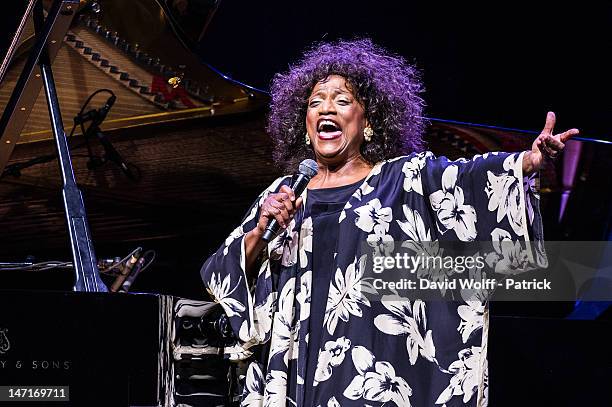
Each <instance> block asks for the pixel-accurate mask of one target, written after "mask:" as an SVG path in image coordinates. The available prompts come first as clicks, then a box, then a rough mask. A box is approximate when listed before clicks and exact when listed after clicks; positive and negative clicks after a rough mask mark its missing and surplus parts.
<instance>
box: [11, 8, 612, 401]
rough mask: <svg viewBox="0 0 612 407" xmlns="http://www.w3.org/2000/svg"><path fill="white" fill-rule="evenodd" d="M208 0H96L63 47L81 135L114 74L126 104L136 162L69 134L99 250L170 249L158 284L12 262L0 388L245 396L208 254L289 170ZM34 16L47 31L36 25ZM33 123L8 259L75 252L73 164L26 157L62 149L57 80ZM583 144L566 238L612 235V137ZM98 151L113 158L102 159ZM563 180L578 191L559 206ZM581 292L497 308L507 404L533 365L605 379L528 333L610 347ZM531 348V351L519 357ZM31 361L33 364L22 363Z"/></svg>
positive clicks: (460, 145) (66, 94)
mask: <svg viewBox="0 0 612 407" xmlns="http://www.w3.org/2000/svg"><path fill="white" fill-rule="evenodd" d="M44 3H45V6H48V3H49V2H46V1H45V2H44ZM198 4H199V5H200V6H199V8H198V9H197V10H196V11H197V12H196V13H191V14H189V15H188V16H186V15H184V14H182V13H181V11H180V10H179V9H177V8H173V6H172V5H171V2H169V1H165V0H131V1H123V0H100V1H97V2H92V1H83V2H81V3H80V5H79V8H78V11H77V12H76V15H75V17H74V20H73V22H72V25H71V26H70V29H69V30H68V32H67V34H66V36H65V37H64V39H63V43H62V44H61V47H59V49H58V51H57V56H56V57H55V61H54V63H53V73H54V75H55V82H56V85H57V93H58V98H59V101H60V106H61V113H62V119H63V123H64V128H65V129H66V132H67V133H68V132H69V129H71V128H72V126H73V123H74V117H76V116H77V115H78V114H79V112H80V111H81V110H84V111H87V110H88V109H91V108H94V107H100V106H102V105H103V104H104V103H105V102H107V100H108V97H109V95H108V93H106V94H105V93H104V92H102V93H98V94H97V95H95V96H94V97H93V98H92V99H91V100H89V103H88V105H87V106H83V105H84V103H85V102H86V101H87V99H88V97H89V96H90V95H92V94H93V93H94V92H95V91H97V90H98V89H110V90H112V92H113V93H114V94H115V95H116V102H115V103H114V105H113V106H112V109H111V110H110V111H109V113H108V116H107V117H106V120H104V122H103V123H102V125H101V129H102V130H103V132H104V134H105V135H106V137H107V138H108V140H110V141H111V142H112V145H113V146H114V148H115V149H116V150H117V151H118V152H119V153H120V154H121V156H122V157H123V159H124V160H125V162H127V164H128V166H129V167H130V169H131V171H132V172H133V174H136V175H137V177H135V178H136V179H131V178H129V177H127V176H126V174H125V172H124V171H122V169H121V168H120V167H119V166H118V165H116V163H113V162H110V161H109V162H104V155H105V153H106V150H105V149H104V148H103V146H102V145H101V144H100V143H98V142H97V141H96V140H94V139H92V140H88V141H89V143H90V146H89V147H90V148H91V152H89V151H88V150H87V144H86V140H85V137H84V136H83V131H82V130H81V129H80V128H79V126H76V129H75V132H74V135H73V137H71V138H70V146H71V153H72V164H73V168H74V176H75V178H76V180H77V183H78V186H79V189H80V190H81V191H82V192H83V195H84V200H85V206H86V208H87V215H88V219H89V223H90V225H91V232H92V239H93V243H94V247H95V249H96V253H97V254H98V257H100V258H102V257H113V256H116V255H117V253H123V252H126V251H128V250H130V249H131V248H133V247H134V246H135V245H138V244H140V245H143V244H145V243H146V245H148V247H153V248H155V250H157V251H158V253H159V254H160V255H159V256H158V257H159V259H158V260H157V261H156V263H155V264H154V266H152V267H151V270H150V271H147V272H146V273H145V274H144V275H143V277H142V278H141V279H140V280H139V281H138V282H137V284H136V286H135V287H134V288H135V289H136V290H137V291H143V292H149V293H152V294H131V295H125V294H111V293H81V292H71V286H72V284H73V277H74V276H73V272H72V270H50V271H47V272H45V273H42V272H31V271H16V270H13V271H11V270H2V271H0V332H2V335H4V336H5V337H6V343H8V344H9V347H10V349H8V350H7V351H6V352H2V353H0V362H3V365H2V369H0V386H1V385H8V384H20V385H26V384H42V385H70V395H71V403H72V405H142V406H145V405H147V406H149V405H150V406H153V405H159V406H170V405H176V404H180V403H184V405H227V404H229V403H231V401H230V398H231V396H230V394H233V393H235V391H236V389H235V388H233V387H232V386H233V385H232V384H231V383H230V381H228V380H227V377H228V375H230V376H231V375H232V369H233V367H232V365H230V364H229V363H228V362H227V361H225V360H224V359H223V357H222V355H221V353H222V350H221V348H222V345H220V343H221V342H222V340H221V339H220V338H218V337H216V336H215V335H217V333H216V331H215V329H212V328H210V327H211V326H214V325H215V324H217V323H218V321H219V318H222V316H221V315H220V311H219V309H218V307H215V306H214V305H213V304H210V303H208V302H206V297H204V292H203V291H204V290H203V287H202V286H201V283H200V282H199V275H198V273H197V270H198V267H199V265H200V264H201V261H202V260H203V259H204V258H205V257H206V255H207V253H210V252H211V251H212V250H213V249H214V248H215V247H216V246H217V245H218V244H219V241H220V240H221V239H222V238H223V236H225V235H226V234H227V233H229V231H230V230H231V228H232V226H233V222H235V220H236V218H237V216H238V217H239V216H240V215H239V214H241V213H243V212H244V210H245V209H246V208H247V206H248V205H249V204H250V202H251V201H252V199H253V197H254V196H256V194H257V193H259V192H260V191H261V190H262V189H263V188H265V187H266V186H267V185H268V184H269V183H270V181H271V180H272V179H274V178H275V177H276V176H278V175H279V172H278V169H277V168H276V167H275V166H274V164H273V163H272V161H271V145H270V140H269V139H268V137H267V136H266V134H265V132H264V125H265V107H266V105H267V103H268V101H269V99H268V96H267V95H266V94H265V93H263V92H261V91H258V90H256V89H252V88H250V87H248V86H246V85H244V84H240V83H237V82H235V81H232V80H231V79H229V78H226V77H225V76H224V75H222V74H220V73H219V72H217V71H215V70H214V69H213V68H211V67H209V66H208V65H206V64H205V63H204V62H202V61H201V59H200V58H199V57H198V56H197V51H198V50H197V42H198V39H199V38H200V37H201V36H202V35H203V33H204V31H205V29H206V26H207V25H208V23H209V22H210V19H211V18H212V16H213V15H214V11H215V9H216V7H218V6H219V1H212V0H211V1H208V2H205V1H203V2H198ZM26 28H27V29H29V32H30V33H31V34H32V33H33V32H34V31H33V26H29V27H26ZM32 44H33V38H32V37H31V36H29V35H25V36H24V41H22V42H21V43H20V44H17V46H16V48H15V50H14V51H15V52H14V56H13V58H12V59H11V63H10V65H7V66H6V71H5V72H3V78H2V82H1V83H0V110H2V109H4V107H5V106H6V104H7V102H8V100H9V98H10V95H11V92H12V90H13V88H14V86H15V83H16V82H17V78H18V76H19V74H20V72H21V70H22V68H23V66H24V64H25V61H26V58H27V51H28V49H29V48H30V47H31V46H32ZM169 81H170V82H171V83H169ZM175 85H176V87H175ZM29 108H30V107H28V109H29ZM17 136H18V137H17V139H16V140H13V139H11V140H10V141H11V143H6V141H7V140H5V139H4V138H3V139H2V140H0V143H1V144H0V164H2V165H0V168H3V167H4V165H6V167H5V169H6V170H5V172H4V174H3V176H2V178H1V179H0V230H2V234H1V235H0V261H18V260H19V259H23V258H25V256H26V255H29V254H35V255H36V256H37V257H39V258H44V259H58V258H59V259H68V258H70V250H69V247H68V238H67V236H66V226H65V215H64V213H63V206H62V202H61V195H60V190H61V179H60V177H59V173H58V171H57V164H56V162H55V161H43V162H41V163H38V164H37V165H32V166H28V165H24V164H27V163H28V162H30V161H31V160H33V159H35V158H37V157H41V156H45V155H49V154H53V152H54V145H53V134H52V132H51V130H50V126H49V113H48V109H47V105H46V102H45V100H44V95H43V93H42V92H41V93H40V95H39V96H38V98H37V99H36V101H35V103H33V104H32V106H31V113H30V114H29V117H28V118H27V121H25V123H24V126H23V129H22V130H20V131H19V134H18V135H17ZM426 139H427V141H428V143H429V149H431V150H432V151H434V152H435V153H436V154H439V155H447V156H449V157H450V158H458V157H462V156H470V155H473V154H477V153H483V152H486V151H495V150H506V151H516V150H522V149H525V148H526V147H527V146H529V145H530V144H531V140H532V137H531V136H529V135H526V134H524V133H521V132H513V131H507V130H503V129H494V128H487V127H484V126H468V125H465V124H461V123H451V122H445V121H436V120H432V123H431V126H429V128H428V133H427V135H426ZM7 146H8V147H7ZM576 146H577V148H576V149H575V151H577V152H576V153H575V155H574V156H575V162H570V160H566V161H565V162H563V163H560V164H559V165H557V166H556V167H553V166H551V167H549V168H547V169H546V170H545V171H544V174H543V176H542V179H541V182H542V184H541V190H542V206H543V213H544V214H545V216H547V217H546V219H545V222H546V228H547V230H550V231H551V235H552V236H553V238H554V239H559V240H560V239H576V240H601V239H605V237H604V233H605V232H606V231H607V230H606V229H604V227H603V225H602V222H597V221H594V220H593V219H594V217H591V218H588V219H584V218H579V217H578V216H576V215H577V214H578V213H580V211H581V210H582V207H583V205H584V202H587V201H588V202H589V204H588V205H589V207H590V208H592V210H594V211H596V212H598V213H600V214H601V216H602V217H607V218H606V219H608V222H609V219H610V216H611V214H610V210H609V208H610V206H611V204H612V197H610V195H609V194H608V195H604V196H603V197H602V196H601V193H600V192H597V191H602V190H603V191H605V190H607V191H612V185H611V183H612V177H609V176H607V175H605V174H606V173H607V172H609V170H610V168H609V163H608V161H607V160H606V159H605V158H606V157H609V154H610V150H611V149H609V146H598V145H596V144H594V143H586V142H585V143H582V142H577V143H576ZM92 156H93V157H94V158H98V159H100V158H102V160H101V161H102V164H100V162H98V163H97V164H96V163H94V164H95V165H94V164H92ZM107 161H108V160H107ZM564 195H565V196H566V197H568V199H567V200H566V203H565V204H561V202H562V200H561V197H562V196H564ZM595 196H597V199H593V198H594V197H595ZM561 211H563V213H562V214H560V212H561ZM560 217H561V219H562V221H561V222H559V218H560ZM578 219H580V220H578ZM143 242H144V243H143ZM103 279H104V280H105V282H106V283H107V284H108V283H110V281H109V280H108V278H107V277H105V276H103ZM138 284H140V285H138ZM184 298H197V299H198V300H197V301H190V300H185V299H184ZM572 306H573V304H556V305H547V306H540V304H538V306H536V307H522V309H523V311H524V312H523V313H522V314H517V313H516V312H515V311H516V304H512V305H508V306H504V305H503V304H502V305H500V306H498V307H496V308H494V312H495V309H497V310H498V311H497V312H498V315H495V314H494V316H493V318H492V324H491V326H492V328H491V329H492V333H493V334H492V338H494V341H495V342H494V343H492V344H491V345H490V355H491V356H490V357H491V362H492V366H494V368H492V371H491V376H490V377H491V383H490V385H491V394H492V397H491V399H492V400H495V401H494V404H492V405H495V406H500V405H517V404H521V405H528V404H525V400H526V399H525V395H524V394H516V393H514V392H512V391H511V390H510V389H511V388H512V387H511V385H510V384H509V383H511V384H512V385H514V383H516V382H517V381H520V380H521V379H520V378H519V377H516V376H517V375H520V374H521V366H525V365H528V366H530V369H531V370H530V371H529V373H530V374H531V376H530V377H531V380H535V379H537V378H538V377H544V378H545V380H544V385H543V386H544V387H545V389H544V388H541V389H540V391H542V392H547V391H548V392H551V393H552V392H553V390H555V383H554V378H555V377H558V375H563V377H564V380H565V381H564V383H566V384H567V385H568V386H569V384H570V383H571V381H572V378H574V377H577V375H578V374H579V371H578V370H576V369H582V370H581V371H580V374H582V375H583V376H582V378H581V379H580V383H583V384H584V383H587V382H588V383H590V384H591V385H593V388H589V389H590V390H591V391H592V393H591V394H592V395H595V394H596V391H597V388H598V387H597V386H598V385H601V383H602V382H603V377H604V376H605V375H607V377H609V373H610V370H611V368H610V366H609V364H608V365H605V366H603V367H602V368H601V369H600V370H598V371H597V372H595V373H592V372H591V373H589V372H588V366H589V365H588V363H587V360H586V359H584V356H585V355H584V353H580V352H577V353H576V357H575V358H574V359H572V357H571V354H570V355H568V356H566V358H567V359H571V361H569V362H568V363H566V364H565V365H562V364H552V365H551V364H550V363H548V362H550V361H551V360H553V359H554V355H553V354H546V355H544V354H541V353H538V351H537V350H533V351H529V349H527V348H525V347H524V346H522V345H523V343H524V342H521V340H520V339H521V337H518V336H514V335H515V334H518V333H522V334H521V335H525V334H526V333H527V332H529V333H530V334H531V335H532V336H533V338H534V343H538V344H544V343H554V344H555V346H553V347H551V349H554V351H555V352H556V351H558V350H559V349H568V350H570V349H572V347H573V346H574V344H573V341H572V339H571V337H570V336H563V335H561V333H562V332H566V331H567V330H572V329H577V330H583V331H584V332H588V335H586V336H584V337H583V342H582V344H583V346H588V344H589V343H597V344H598V346H599V345H601V346H602V348H603V344H601V341H596V340H594V338H597V337H601V336H604V335H607V334H609V333H610V323H609V320H608V321H606V320H604V321H599V322H597V324H589V321H567V320H565V319H564V317H565V316H566V315H567V313H568V312H570V311H571V308H572ZM519 308H521V307H519ZM527 309H528V310H527ZM534 309H537V310H536V311H534ZM185 310H191V311H187V312H186V311H185ZM185 312H186V313H185ZM608 319H609V318H608ZM582 322H584V323H582ZM207 327H208V328H207ZM496 333H497V334H496ZM0 340H3V337H2V336H0ZM0 342H1V341H0ZM519 347H520V355H521V356H520V357H521V362H522V365H521V366H519V365H518V362H517V360H516V357H515V356H516V355H518V354H519V353H517V352H518V350H519ZM1 349H3V348H2V347H1V346H0V350H1ZM512 350H517V352H515V351H512ZM607 352H608V353H604V354H603V356H604V357H606V355H607V356H609V355H610V354H609V350H608V351H607ZM608 360H610V359H608ZM18 361H21V362H23V363H22V364H21V366H22V367H21V368H19V369H18V368H17V367H16V362H18ZM43 362H47V363H45V364H44V366H46V367H43ZM5 366H6V368H5ZM568 366H572V367H573V368H575V369H574V370H568V368H567V367H568ZM194 369H195V370H194ZM493 369H495V370H493ZM584 375H586V378H585V376H584ZM589 380H590V381H589ZM600 388H601V387H600ZM495 394H502V395H503V399H501V398H498V399H495ZM548 394H550V393H548ZM551 397H555V396H551ZM570 399H571V397H570ZM559 400H560V401H563V400H565V399H564V398H563V397H559ZM594 400H595V398H594ZM549 401H550V400H549Z"/></svg>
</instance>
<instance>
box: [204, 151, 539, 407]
mask: <svg viewBox="0 0 612 407" xmlns="http://www.w3.org/2000/svg"><path fill="white" fill-rule="evenodd" d="M522 156H523V153H514V154H508V153H487V154H484V155H478V156H475V157H473V158H472V159H471V160H465V159H461V160H457V161H450V160H448V159H446V158H445V157H435V156H434V155H433V154H432V153H430V152H423V153H419V154H412V155H410V156H403V157H398V158H395V159H392V160H388V161H385V162H382V163H379V164H377V165H376V166H375V167H374V168H373V169H372V171H371V172H370V174H369V175H368V176H367V177H366V178H365V180H363V182H361V183H359V184H355V185H353V186H349V187H352V188H353V189H354V192H352V194H351V195H350V197H349V198H348V201H347V202H346V203H345V204H344V205H343V206H341V207H340V208H338V209H340V210H339V211H338V212H337V216H336V217H335V218H334V219H335V220H334V222H337V227H336V228H335V229H334V230H333V233H329V232H330V231H332V230H331V229H328V230H325V229H323V230H322V229H321V228H320V227H319V228H316V227H314V228H313V216H312V211H311V209H308V208H309V201H308V199H309V197H308V194H309V193H308V192H307V191H305V192H304V195H303V196H304V198H305V204H304V206H303V207H302V210H301V211H298V213H297V214H296V216H295V218H294V220H293V221H292V222H291V224H290V225H289V227H288V228H287V230H286V231H285V232H284V233H283V234H281V235H280V236H278V237H277V238H276V239H275V240H274V241H273V242H271V243H270V244H269V245H268V249H267V251H266V253H265V254H264V256H263V259H262V261H261V263H260V267H259V271H258V274H257V276H256V279H255V281H247V277H246V274H245V271H244V265H245V255H244V243H243V237H244V234H245V233H246V232H248V231H249V230H251V229H253V228H254V227H255V224H256V222H257V219H258V218H259V208H260V205H261V204H262V203H263V201H264V200H265V198H266V197H267V196H268V194H270V193H272V192H276V191H278V189H279V188H280V187H281V186H282V185H288V184H290V182H291V177H282V178H279V179H277V180H276V181H275V182H274V183H273V184H272V185H270V187H269V188H268V189H266V190H265V191H264V192H263V193H262V194H261V195H260V196H259V197H258V199H257V200H256V201H255V203H254V204H253V205H252V207H251V208H250V209H249V211H248V213H247V215H246V217H245V218H244V220H243V222H242V224H241V225H240V226H239V227H237V228H236V229H235V230H234V231H233V232H232V233H231V235H230V236H229V237H228V238H227V239H226V240H225V243H224V244H223V245H222V246H221V247H220V248H219V250H218V251H217V252H216V253H215V254H213V255H212V256H211V257H210V258H209V259H208V260H207V261H206V263H205V264H204V266H203V267H202V270H201V276H202V279H203V281H204V283H205V285H206V287H207V289H208V291H209V292H210V294H211V295H212V296H213V298H214V299H215V301H217V302H219V303H220V304H221V305H222V307H223V309H224V310H225V312H226V314H227V315H228V317H229V319H230V322H231V325H232V328H233V330H234V333H235V335H236V338H237V340H236V343H235V345H234V346H231V347H228V348H226V349H225V352H226V354H227V355H228V357H229V358H231V359H245V358H249V357H251V355H252V353H253V351H254V350H255V349H256V347H260V346H263V347H266V352H264V354H265V355H266V359H265V360H263V361H261V360H259V361H256V360H253V361H252V362H251V363H250V365H249V369H248V373H247V378H246V386H245V391H244V394H243V400H242V405H243V406H285V405H289V406H303V405H306V404H305V401H306V400H308V405H312V406H324V407H325V406H327V407H333V406H360V407H361V406H394V405H397V406H419V407H420V406H446V407H451V406H484V405H486V404H487V394H488V392H487V382H488V373H487V372H488V366H487V357H486V353H487V337H488V332H487V327H488V307H487V305H488V304H487V303H486V302H485V301H478V300H474V297H471V298H470V299H469V300H464V301H422V300H418V299H408V298H402V297H401V296H400V295H384V296H382V298H380V299H379V300H378V301H371V300H370V299H368V295H366V294H376V292H375V291H376V289H374V288H373V287H372V285H371V284H368V283H367V282H366V281H365V280H366V278H365V276H364V270H366V268H367V267H368V264H366V263H367V261H368V260H367V258H368V257H367V256H366V253H364V252H365V251H366V250H369V249H370V250H374V251H376V252H377V253H378V254H384V255H393V253H394V251H395V250H397V248H398V247H397V246H398V245H400V244H401V242H411V244H413V243H414V242H425V241H446V240H452V241H489V242H493V245H494V246H495V244H496V243H498V242H502V241H503V242H515V243H516V244H517V245H523V246H524V245H526V244H527V245H533V244H535V245H537V246H539V247H540V245H541V241H542V224H541V217H540V214H539V205H538V202H539V198H538V196H537V194H536V193H535V188H534V179H533V177H532V178H530V179H528V178H525V179H524V178H523V174H522ZM310 194H312V192H311V193H310ZM315 219H316V218H315ZM328 220H329V219H328ZM328 227H329V226H328ZM315 232H316V233H315ZM364 242H365V243H364ZM313 246H314V247H315V248H316V247H317V246H318V247H323V248H333V253H331V255H326V256H325V257H324V258H325V259H329V262H331V264H329V267H323V266H321V265H320V264H321V261H319V260H320V259H319V258H317V261H313V260H314V259H313V254H314V255H315V256H316V255H317V253H316V252H315V253H313ZM498 247H500V249H499V250H498V252H497V253H494V255H495V256H494V257H495V258H489V259H487V261H489V262H494V263H495V264H493V266H495V265H497V266H500V267H502V266H504V265H512V263H513V262H515V261H516V259H514V258H513V256H514V254H513V253H512V251H508V250H505V249H502V248H501V246H499V245H498ZM320 250H322V249H320ZM313 266H317V267H314V268H313ZM369 267H370V269H371V265H369ZM500 267H498V268H500ZM494 268H495V267H494ZM323 269H325V270H328V271H327V275H328V276H329V277H327V280H328V281H327V283H328V285H329V286H328V287H325V288H326V289H325V290H324V292H325V293H326V295H325V297H326V298H324V300H325V304H324V305H322V304H320V300H319V301H317V303H316V304H311V299H312V298H313V295H312V294H313V291H312V288H313V273H321V272H322V271H321V270H323ZM432 272H433V271H432ZM317 277H319V280H317V278H315V281H320V274H317ZM441 277H443V276H441ZM430 278H432V279H436V278H438V277H436V276H430ZM317 289H318V290H320V285H318V286H317ZM317 296H319V297H320V291H319V294H317V293H315V295H314V298H317ZM317 307H319V308H318V309H319V311H318V312H314V314H315V315H322V317H321V316H318V317H317V316H315V318H313V319H312V320H311V309H312V310H313V311H316V310H315V308H317ZM312 335H316V340H312V341H309V337H310V336H312ZM309 342H311V343H312V344H313V347H316V348H317V349H314V348H313V347H310V348H309ZM315 344H316V345H315ZM315 356H316V357H315ZM314 359H316V360H314ZM262 362H263V363H262ZM313 372H314V374H313ZM306 393H308V394H306Z"/></svg>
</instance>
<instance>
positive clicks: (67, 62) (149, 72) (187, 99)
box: [0, 0, 268, 170]
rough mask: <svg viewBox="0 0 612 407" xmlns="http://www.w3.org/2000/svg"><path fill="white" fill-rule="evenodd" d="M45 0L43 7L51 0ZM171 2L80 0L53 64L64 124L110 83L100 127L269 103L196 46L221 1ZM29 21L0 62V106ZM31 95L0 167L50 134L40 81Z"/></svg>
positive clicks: (25, 46) (20, 58)
mask: <svg viewBox="0 0 612 407" xmlns="http://www.w3.org/2000/svg"><path fill="white" fill-rule="evenodd" d="M34 3H35V0H32V1H30V4H29V6H28V13H26V14H31V10H32V8H33V4H34ZM43 3H44V4H45V7H47V6H48V4H49V3H51V2H49V1H44V2H43ZM172 3H173V2H170V1H167V0H132V1H129V2H126V1H122V0H100V1H96V2H93V1H81V2H80V5H79V9H78V11H77V15H76V17H75V18H74V20H73V22H72V25H71V27H70V29H69V30H68V33H67V35H66V36H65V38H64V40H63V41H62V42H61V43H60V44H59V47H58V49H57V51H56V52H57V56H56V57H55V61H54V63H53V70H54V73H55V77H56V84H57V91H58V98H59V101H60V104H61V110H62V118H63V121H64V128H66V129H69V128H70V127H72V124H73V121H72V120H73V118H74V117H75V116H76V115H77V114H78V112H79V111H80V110H81V107H82V105H83V103H84V102H85V101H86V99H87V97H88V96H89V95H90V94H92V93H93V92H94V91H96V90H97V89H100V88H110V89H111V90H113V92H114V93H115V94H116V95H117V102H116V103H115V105H114V106H113V109H112V110H111V112H110V113H109V115H108V117H107V118H106V120H105V122H104V124H103V130H105V131H111V130H115V129H120V128H126V127H134V126H146V125H153V124H158V123H164V122H175V121H180V120H188V119H199V118H206V117H210V116H212V115H215V116H219V115H228V114H235V113H243V112H248V111H253V110H257V109H259V108H262V107H264V106H265V105H266V104H267V101H268V98H267V96H266V95H265V94H264V93H262V92H259V91H258V90H256V89H252V88H250V87H248V86H247V85H244V84H241V83H238V82H236V81H233V80H231V79H230V78H228V77H226V76H224V75H222V74H220V73H219V72H217V71H215V70H214V69H213V68H211V67H209V66H208V65H206V64H205V63H204V62H202V61H201V60H200V59H199V57H198V56H197V55H196V54H195V53H194V51H195V47H196V43H197V40H198V39H199V38H200V37H201V36H202V35H203V33H204V31H205V29H206V26H207V25H208V23H209V21H210V19H211V18H212V16H213V15H214V12H215V10H216V8H217V6H218V4H219V1H209V2H198V3H197V5H194V4H196V3H190V6H189V9H183V8H181V7H180V6H172ZM31 20H32V19H31V16H28V18H24V20H23V21H22V26H23V34H22V35H21V36H18V38H17V37H16V38H15V39H14V41H13V44H12V45H11V48H10V50H9V52H8V54H7V56H6V58H5V60H4V62H3V65H2V71H1V72H0V73H1V74H2V75H1V78H2V81H1V83H0V110H2V111H3V110H4V108H5V107H6V105H7V102H8V100H9V98H10V95H11V92H12V90H13V88H14V87H15V84H16V82H17V79H18V76H19V74H20V72H21V70H22V69H23V66H24V64H25V61H26V59H27V56H28V50H29V49H30V48H31V47H32V45H33V35H34V28H33V22H32V21H31ZM169 80H171V82H172V83H173V84H174V85H175V86H173V85H171V84H169V82H168V81H169ZM177 82H178V83H177ZM37 95H38V97H37ZM30 98H31V99H32V102H31V105H30V106H24V107H25V109H26V111H25V112H24V113H26V114H24V116H26V117H25V119H23V120H22V123H15V125H13V126H11V127H12V128H11V129H9V131H8V134H7V132H4V133H3V134H2V135H1V140H0V143H1V144H0V170H2V169H3V168H4V166H5V165H6V162H7V161H8V159H9V157H10V155H11V152H12V150H13V148H14V146H15V144H19V143H30V142H36V141H42V140H48V139H51V138H52V137H53V135H52V133H51V129H50V126H49V116H48V111H47V106H46V102H45V100H44V95H42V92H40V86H39V87H35V88H34V90H33V94H32V95H31V96H30ZM34 101H35V102H34ZM103 101H104V95H100V97H98V98H94V99H93V100H92V101H91V102H90V103H91V106H96V105H98V104H101V103H103ZM30 109H31V113H29V112H28V111H29V110H30ZM27 113H29V114H27ZM12 122H14V120H13V121H12ZM78 133H79V132H78V131H77V132H76V134H78Z"/></svg>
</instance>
